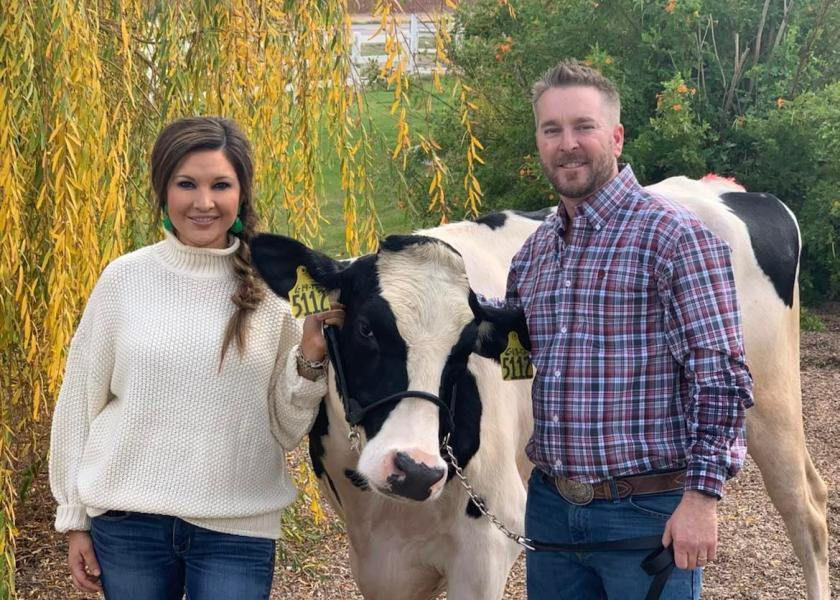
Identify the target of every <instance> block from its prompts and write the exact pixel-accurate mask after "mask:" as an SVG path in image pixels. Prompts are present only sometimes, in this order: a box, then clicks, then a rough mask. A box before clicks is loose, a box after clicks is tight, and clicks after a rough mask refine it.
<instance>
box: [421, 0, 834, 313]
mask: <svg viewBox="0 0 840 600" xmlns="http://www.w3.org/2000/svg"><path fill="white" fill-rule="evenodd" d="M510 4H511V5H512V7H513V8H514V12H515V16H511V14H510V11H509V10H508V8H507V7H505V6H502V5H500V3H499V2H498V1H497V0H476V1H475V2H470V3H461V4H460V5H459V7H458V11H457V16H456V21H457V24H458V28H459V32H460V33H459V36H460V37H459V38H458V39H459V41H460V44H459V45H458V46H457V48H456V49H455V50H454V51H453V52H452V60H453V63H454V68H455V69H458V71H459V72H460V73H461V74H462V75H463V77H464V82H465V83H466V84H467V85H469V86H471V87H472V88H473V90H474V92H475V97H476V98H477V100H476V103H477V104H478V105H479V107H480V113H479V114H480V115H481V116H480V118H479V119H477V121H478V122H477V126H476V128H475V132H476V135H477V137H478V138H479V139H480V140H481V141H482V143H483V144H484V147H485V149H486V151H485V153H484V155H483V157H484V159H485V161H486V165H485V166H484V167H483V168H481V169H479V170H478V172H477V174H478V177H479V181H480V183H481V187H482V189H483V190H484V205H483V209H484V210H489V209H493V208H502V207H504V208H507V207H518V208H523V209H534V208H538V207H542V206H545V205H547V204H550V203H552V202H556V198H555V197H554V194H553V191H552V190H551V188H550V186H549V185H548V183H547V182H546V180H545V178H544V177H543V176H542V173H541V169H540V165H539V160H538V158H537V155H536V149H535V145H534V139H533V129H534V124H533V114H532V111H531V106H530V100H529V96H530V87H531V85H532V83H533V82H534V81H535V80H536V79H537V78H539V76H540V75H541V74H542V73H543V72H544V71H545V70H546V69H547V68H549V67H550V66H551V65H553V64H554V63H555V62H557V61H558V60H560V59H562V58H565V57H574V58H577V59H579V60H584V61H586V62H588V63H589V64H591V65H593V66H595V67H597V68H599V69H600V70H601V71H602V72H604V73H605V74H606V75H608V76H609V77H611V78H612V79H613V80H614V81H615V82H616V83H617V85H618V86H619V88H620V92H621V95H622V121H623V123H624V125H625V130H626V135H627V141H626V145H625V152H624V156H623V160H625V161H627V162H630V163H631V164H632V165H633V168H634V170H635V171H636V173H637V175H638V176H639V178H640V180H641V181H642V183H653V182H655V181H659V180H661V179H663V178H665V177H668V176H670V175H677V174H681V175H688V176H692V177H699V176H702V175H704V174H706V173H708V172H715V173H717V174H720V175H726V176H734V177H735V178H736V179H737V180H738V181H739V182H741V183H743V184H744V185H745V186H746V187H747V189H750V190H756V191H766V192H770V193H773V194H775V195H777V196H778V197H779V198H781V199H782V200H783V201H784V202H786V203H787V204H788V206H790V208H791V209H792V210H793V211H794V213H795V214H796V215H797V217H798V219H799V222H800V227H801V229H802V236H803V242H804V250H803V261H802V265H803V267H802V275H801V283H802V292H803V300H804V302H806V303H814V302H818V301H821V300H825V299H838V298H840V259H838V256H837V251H838V249H837V241H838V237H840V152H838V150H840V147H838V146H840V141H838V134H840V108H838V107H840V84H838V83H837V81H838V79H840V77H838V75H840V46H838V45H837V44H836V43H834V41H833V40H834V35H833V32H835V31H836V30H837V29H838V27H840V2H838V0H803V1H799V2H793V1H792V0H734V1H730V0H726V1H723V0H659V1H640V0H611V1H602V2H596V1H592V0H586V1H584V0H511V2H510ZM454 118H455V117H454V116H453V115H452V114H451V113H440V114H439V115H438V116H437V121H436V128H435V134H436V137H437V139H438V142H439V143H440V144H441V146H442V148H443V156H445V157H446V162H447V164H448V165H449V167H450V169H451V177H452V180H453V181H455V182H457V181H459V179H460V178H461V177H462V176H463V173H462V171H460V170H459V169H460V168H461V167H460V163H459V162H458V161H457V160H455V158H456V156H458V153H459V148H460V144H461V143H462V142H461V140H460V138H459V136H460V135H461V134H460V133H459V131H460V130H459V128H458V127H457V123H456V122H455V121H454Z"/></svg>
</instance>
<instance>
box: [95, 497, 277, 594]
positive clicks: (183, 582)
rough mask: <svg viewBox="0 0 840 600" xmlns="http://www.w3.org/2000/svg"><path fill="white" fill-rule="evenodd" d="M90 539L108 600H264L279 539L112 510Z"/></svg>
mask: <svg viewBox="0 0 840 600" xmlns="http://www.w3.org/2000/svg"><path fill="white" fill-rule="evenodd" d="M91 537H92V538H93V549H94V551H95V552H96V559H97V560H98V561H99V566H100V567H101V570H102V577H101V579H102V586H103V588H104V591H105V598H106V600H181V598H182V597H183V595H184V592H185V591H186V594H187V600H232V599H234V598H235V599H237V600H265V599H267V598H268V595H269V593H270V592H271V580H272V576H273V574H274V540H270V539H266V538H256V537H245V536H239V535H231V534H228V533H219V532H216V531H210V530H208V529H204V528H202V527H198V526H196V525H191V524H189V523H187V522H186V521H182V520H181V519H178V518H175V517H166V516H162V515H149V514H143V513H131V512H122V511H109V512H107V513H105V514H104V515H101V516H99V517H94V518H93V520H92V524H91Z"/></svg>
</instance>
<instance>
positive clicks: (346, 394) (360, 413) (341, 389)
mask: <svg viewBox="0 0 840 600" xmlns="http://www.w3.org/2000/svg"><path fill="white" fill-rule="evenodd" d="M324 335H325V337H326V339H327V353H328V354H329V357H330V361H332V364H333V368H334V369H335V378H336V383H337V385H338V393H339V395H340V396H341V402H342V404H343V405H344V418H345V419H347V422H348V423H349V424H350V425H351V426H353V427H355V426H357V425H359V424H360V423H361V422H362V421H364V419H365V417H366V416H367V414H368V413H369V412H370V411H372V410H373V409H375V408H379V407H381V406H384V405H386V404H391V403H392V402H397V401H399V400H402V399H403V398H420V399H422V400H428V401H429V402H431V403H433V404H436V405H437V406H438V408H440V409H441V411H442V412H443V413H444V414H445V415H446V425H447V428H448V429H447V432H448V433H449V434H452V433H453V432H454V431H455V400H456V398H457V385H456V384H455V383H453V384H452V386H451V387H450V388H449V395H450V400H449V404H446V403H445V402H444V401H443V400H441V399H440V397H438V396H436V395H435V394H432V393H430V392H420V391H415V390H405V391H402V392H397V393H396V394H391V395H390V396H385V397H384V398H380V399H379V400H376V401H375V402H372V403H370V404H368V405H366V406H362V405H361V404H360V403H359V401H358V400H356V399H355V398H353V397H352V396H351V395H350V390H349V388H348V387H347V377H346V376H345V374H344V366H343V365H342V363H341V353H340V352H339V351H338V335H337V333H336V329H335V327H334V326H333V325H328V326H326V327H325V328H324Z"/></svg>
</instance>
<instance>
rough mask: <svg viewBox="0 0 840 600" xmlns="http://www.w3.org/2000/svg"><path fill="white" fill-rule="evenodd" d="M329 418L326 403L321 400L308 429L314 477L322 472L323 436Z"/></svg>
mask: <svg viewBox="0 0 840 600" xmlns="http://www.w3.org/2000/svg"><path fill="white" fill-rule="evenodd" d="M329 431H330V420H329V417H327V403H326V401H325V400H321V404H320V405H319V406H318V416H317V417H315V422H314V423H313V424H312V429H311V430H310V431H309V460H310V461H311V462H312V472H313V473H315V477H320V476H321V475H322V474H323V473H324V460H323V459H324V441H323V439H322V438H323V437H324V436H326V435H327V434H329Z"/></svg>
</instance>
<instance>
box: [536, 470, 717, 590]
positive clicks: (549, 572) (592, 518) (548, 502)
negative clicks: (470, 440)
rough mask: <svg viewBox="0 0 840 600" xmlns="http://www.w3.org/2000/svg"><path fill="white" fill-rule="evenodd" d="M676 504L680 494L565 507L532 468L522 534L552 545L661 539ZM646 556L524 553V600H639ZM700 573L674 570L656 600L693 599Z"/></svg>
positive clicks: (645, 577)
mask: <svg viewBox="0 0 840 600" xmlns="http://www.w3.org/2000/svg"><path fill="white" fill-rule="evenodd" d="M681 499H682V491H677V492H663V493H661V494H650V495H644V496H632V497H630V498H624V499H621V500H593V501H592V502H590V503H589V504H587V505H586V506H576V505H574V504H571V503H569V502H567V501H566V500H565V499H564V498H563V497H562V496H561V495H560V493H559V492H558V491H557V487H556V486H555V485H554V482H553V481H552V480H550V479H548V478H546V477H545V476H544V475H542V474H541V473H540V471H539V470H537V469H534V470H533V472H532V474H531V480H530V481H529V482H528V502H527V505H526V509H525V535H526V536H527V537H529V538H534V539H536V540H541V541H545V542H555V543H582V542H604V541H611V540H619V539H625V538H634V537H642V536H649V535H662V533H663V532H664V531H665V523H666V522H667V520H668V518H669V517H670V516H671V514H673V512H674V510H675V509H676V508H677V504H679V502H680V500H681ZM647 554H648V551H646V550H645V551H639V552H630V551H627V552H592V553H572V552H528V553H527V556H526V563H525V564H526V576H527V586H528V598H529V600H542V599H551V600H565V599H568V600H590V599H591V600H596V599H597V600H602V599H605V598H611V599H612V598H617V599H620V600H635V599H638V600H642V599H643V598H644V597H645V594H647V591H648V588H649V587H650V584H651V581H653V578H652V577H651V576H649V575H648V574H647V573H645V572H644V571H643V570H642V568H641V566H640V565H641V562H642V559H644V558H645V556H646V555H647ZM701 580H702V570H701V569H694V570H691V571H688V570H682V569H676V568H675V569H674V570H673V572H672V573H671V576H670V577H669V578H668V583H667V584H666V585H665V588H664V589H663V590H662V595H661V597H660V598H661V600H698V599H699V598H700V586H701Z"/></svg>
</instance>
